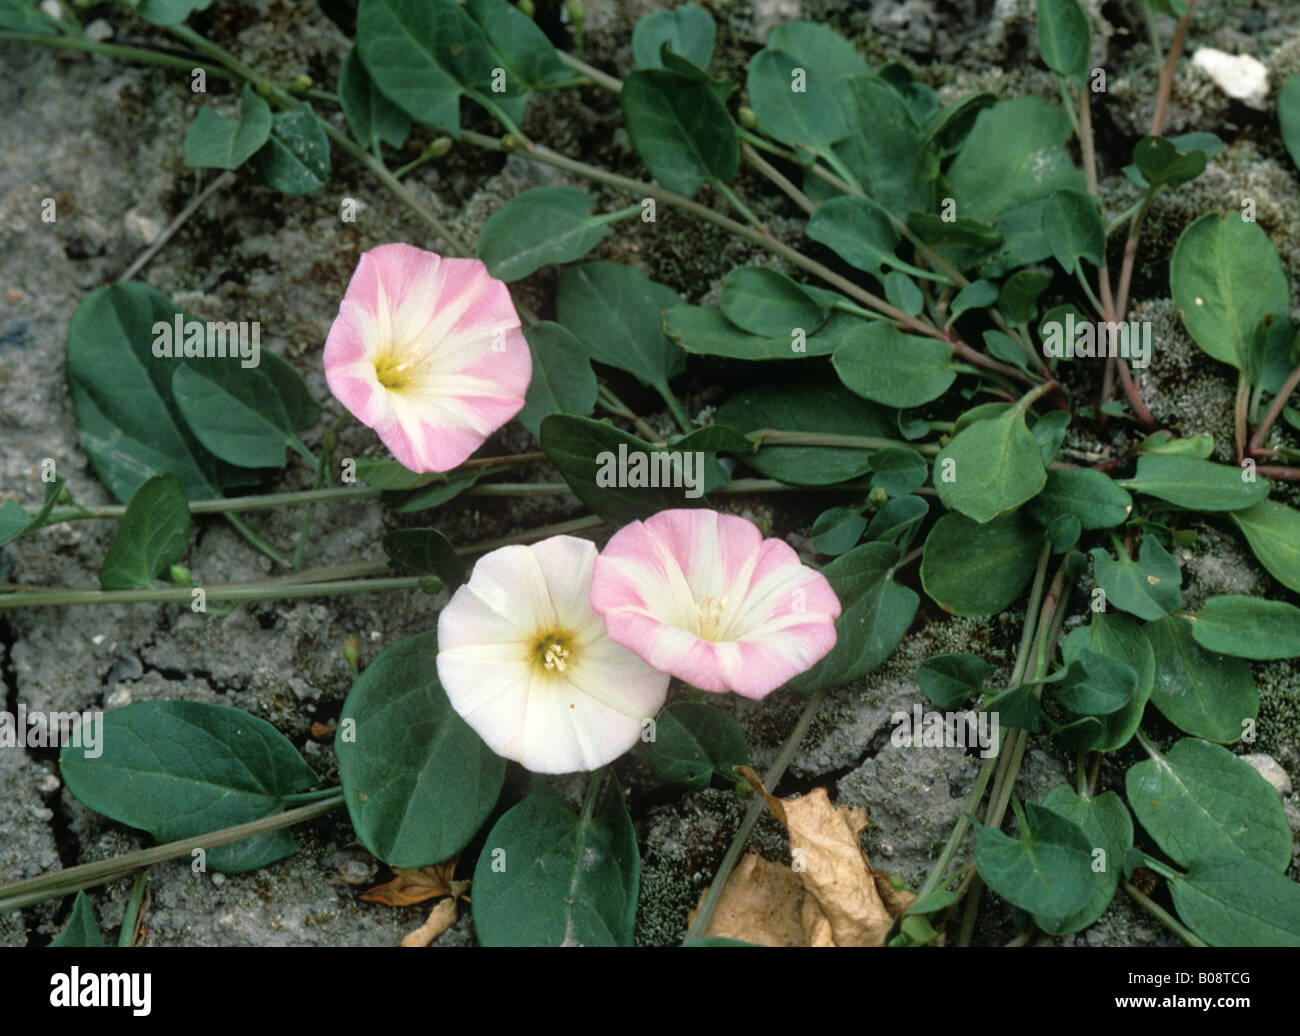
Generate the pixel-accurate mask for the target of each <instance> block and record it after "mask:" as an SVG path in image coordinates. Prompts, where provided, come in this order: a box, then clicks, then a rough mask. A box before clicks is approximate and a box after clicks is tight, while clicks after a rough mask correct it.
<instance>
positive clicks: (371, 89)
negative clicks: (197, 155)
mask: <svg viewBox="0 0 1300 1036" xmlns="http://www.w3.org/2000/svg"><path fill="white" fill-rule="evenodd" d="M245 89H247V88H245ZM338 93H339V105H340V106H341V107H342V108H343V114H344V116H345V117H346V118H347V120H348V128H349V129H351V130H352V135H353V136H354V137H355V138H356V139H357V143H358V144H360V145H361V146H362V148H364V149H365V150H367V151H371V150H373V149H374V148H376V147H378V146H379V144H380V143H381V142H382V143H384V144H387V145H388V146H389V147H393V148H399V147H401V146H402V145H403V144H405V143H406V138H407V137H408V136H409V135H410V133H411V117H410V116H409V115H407V114H406V112H404V111H402V109H401V108H399V107H397V105H395V104H393V102H392V101H390V100H389V99H388V98H387V97H385V96H384V95H383V94H382V93H380V92H379V87H377V86H376V85H375V83H374V80H372V79H371V78H370V73H369V72H367V71H366V66H365V65H363V64H362V63H361V55H360V53H359V52H358V50H357V48H356V47H355V46H354V47H353V48H352V49H351V50H349V51H348V56H347V57H345V58H344V59H343V67H342V68H341V69H339V87H338ZM267 128H268V129H269V128H270V124H269V122H268V126H267ZM187 164H188V163H187Z"/></svg>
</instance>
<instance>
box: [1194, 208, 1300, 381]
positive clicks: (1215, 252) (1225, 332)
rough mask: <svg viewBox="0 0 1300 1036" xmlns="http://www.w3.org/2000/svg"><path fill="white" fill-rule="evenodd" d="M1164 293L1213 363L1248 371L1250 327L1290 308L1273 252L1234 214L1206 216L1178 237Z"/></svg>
mask: <svg viewBox="0 0 1300 1036" xmlns="http://www.w3.org/2000/svg"><path fill="white" fill-rule="evenodd" d="M1169 288H1170V291H1171V293H1172V294H1173V299H1174V302H1175V303H1176V304H1177V305H1178V309H1179V312H1180V313H1181V314H1182V317H1183V323H1184V324H1185V325H1186V326H1187V333H1188V334H1189V335H1191V336H1192V339H1193V340H1194V341H1195V342H1196V344H1197V345H1199V346H1200V347H1201V349H1203V350H1204V351H1205V352H1207V353H1209V354H1210V355H1211V356H1213V357H1214V358H1215V359H1216V360H1222V361H1223V362H1224V363H1229V364H1231V365H1232V366H1234V367H1236V368H1237V369H1238V370H1246V369H1247V360H1248V349H1249V346H1250V342H1251V338H1252V336H1253V335H1254V333H1255V328H1256V326H1257V325H1258V324H1259V322H1260V321H1261V320H1262V319H1263V318H1264V317H1266V316H1269V315H1270V314H1285V313H1287V312H1288V311H1289V309H1290V305H1291V302H1290V293H1289V291H1288V290H1287V281H1286V273H1285V271H1284V270H1283V269H1282V261H1281V260H1280V259H1279V258H1278V254H1277V248H1275V247H1274V245H1273V242H1272V241H1270V240H1269V237H1268V235H1267V234H1266V233H1264V231H1263V229H1261V228H1260V226H1259V225H1258V224H1257V223H1254V222H1249V221H1247V220H1244V219H1242V218H1241V214H1240V213H1238V212H1235V211H1234V212H1229V213H1226V214H1225V213H1218V212H1207V213H1206V214H1205V215H1204V216H1201V217H1200V218H1199V219H1197V220H1195V221H1193V222H1192V223H1191V224H1190V225H1189V226H1188V227H1187V229H1186V230H1184V231H1183V233H1182V235H1181V236H1180V237H1179V238H1178V244H1177V245H1175V246H1174V254H1173V258H1172V259H1170V262H1169Z"/></svg>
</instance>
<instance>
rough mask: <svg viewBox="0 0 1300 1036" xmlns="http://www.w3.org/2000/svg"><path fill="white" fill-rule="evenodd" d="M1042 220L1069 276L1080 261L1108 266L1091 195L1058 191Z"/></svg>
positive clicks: (1097, 209)
mask: <svg viewBox="0 0 1300 1036" xmlns="http://www.w3.org/2000/svg"><path fill="white" fill-rule="evenodd" d="M1040 2H1041V0H1040ZM1068 2H1069V3H1075V2H1076V0H1068ZM1042 220H1043V233H1044V234H1046V235H1047V243H1048V244H1049V245H1051V247H1052V255H1053V256H1054V257H1055V259H1056V261H1057V262H1058V263H1060V264H1061V268H1062V269H1063V270H1064V271H1065V272H1066V273H1074V272H1075V271H1076V270H1079V269H1082V267H1081V266H1080V265H1079V260H1080V259H1087V260H1088V262H1090V263H1092V265H1093V266H1104V265H1105V264H1106V226H1105V224H1104V223H1103V222H1102V219H1101V204H1100V202H1098V201H1097V199H1096V198H1094V197H1093V196H1092V195H1091V194H1088V193H1086V192H1084V191H1075V190H1071V189H1069V188H1066V189H1063V190H1059V191H1057V192H1056V193H1055V194H1053V195H1052V196H1051V197H1050V198H1048V199H1047V201H1045V202H1044V203H1043V216H1042Z"/></svg>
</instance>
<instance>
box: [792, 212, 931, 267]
mask: <svg viewBox="0 0 1300 1036" xmlns="http://www.w3.org/2000/svg"><path fill="white" fill-rule="evenodd" d="M806 232H807V234H808V236H809V237H810V238H812V240H814V241H817V242H820V243H821V244H823V245H825V246H826V247H827V248H829V249H830V250H831V251H832V252H834V253H835V254H836V255H838V256H839V257H840V258H841V259H843V260H844V261H845V262H846V263H848V264H849V265H850V266H855V267H857V268H858V269H859V270H865V271H866V272H867V273H869V274H871V275H873V276H875V277H878V278H883V277H884V268H885V267H886V266H894V267H899V268H903V269H907V268H909V267H908V266H907V264H906V263H903V262H900V261H899V260H897V259H895V258H894V249H895V248H897V247H898V232H897V231H895V230H894V228H893V225H892V224H891V223H890V222H889V220H888V218H887V217H886V216H885V215H884V213H882V212H881V211H880V210H879V209H877V208H875V207H873V206H872V205H871V204H870V203H869V202H868V201H866V200H865V199H863V198H858V197H855V196H851V195H843V196H841V197H839V198H832V199H831V200H830V201H826V202H822V204H820V205H818V206H817V208H816V209H815V210H814V211H813V214H812V216H811V217H809V219H808V227H807V231H806Z"/></svg>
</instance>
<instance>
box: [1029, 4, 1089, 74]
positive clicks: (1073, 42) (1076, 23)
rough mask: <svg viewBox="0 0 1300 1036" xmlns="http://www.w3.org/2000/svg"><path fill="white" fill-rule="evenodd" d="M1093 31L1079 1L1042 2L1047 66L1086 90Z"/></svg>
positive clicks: (1041, 30) (1040, 23)
mask: <svg viewBox="0 0 1300 1036" xmlns="http://www.w3.org/2000/svg"><path fill="white" fill-rule="evenodd" d="M1091 50H1092V31H1091V29H1090V28H1089V26H1088V16H1087V15H1086V14H1085V13H1084V11H1083V8H1082V7H1080V6H1079V0H1038V52H1039V53H1040V54H1041V55H1042V56H1043V64H1045V65H1046V66H1047V67H1048V68H1050V69H1051V70H1052V71H1053V72H1055V73H1056V74H1057V75H1059V76H1062V77H1063V78H1065V79H1068V80H1069V81H1070V82H1072V83H1073V84H1074V85H1075V86H1086V85H1087V82H1088V70H1089V59H1090V56H1091Z"/></svg>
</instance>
